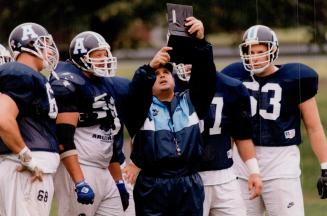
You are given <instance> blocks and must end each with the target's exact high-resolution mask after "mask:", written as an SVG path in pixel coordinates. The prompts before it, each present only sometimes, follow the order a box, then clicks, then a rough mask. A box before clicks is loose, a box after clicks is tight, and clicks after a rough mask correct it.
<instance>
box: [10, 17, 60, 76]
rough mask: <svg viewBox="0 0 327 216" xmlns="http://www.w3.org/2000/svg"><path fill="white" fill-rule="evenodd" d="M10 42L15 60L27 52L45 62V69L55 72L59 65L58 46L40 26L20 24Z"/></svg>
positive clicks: (13, 32)
mask: <svg viewBox="0 0 327 216" xmlns="http://www.w3.org/2000/svg"><path fill="white" fill-rule="evenodd" d="M8 42H9V48H10V51H11V53H12V54H13V57H14V59H17V57H18V56H19V54H21V53H23V52H27V53H30V54H32V55H34V56H36V57H38V58H40V59H42V60H43V69H46V70H49V71H53V70H54V69H55V68H56V66H57V64H58V61H59V52H58V49H57V46H56V44H55V42H54V41H53V38H52V36H51V35H50V34H49V33H48V31H47V30H46V29H45V28H44V27H43V26H41V25H39V24H36V23H23V24H20V25H19V26H17V27H16V28H14V30H12V32H11V33H10V35H9V41H8Z"/></svg>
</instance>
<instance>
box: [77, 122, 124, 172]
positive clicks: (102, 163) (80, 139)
mask: <svg viewBox="0 0 327 216" xmlns="http://www.w3.org/2000/svg"><path fill="white" fill-rule="evenodd" d="M116 119H117V122H115V125H116V129H115V130H114V131H113V130H111V129H109V130H108V131H106V130H102V129H101V128H100V125H94V126H90V127H77V128H76V131H75V135H74V142H75V145H76V149H77V151H78V158H79V162H80V163H81V164H83V165H87V166H93V167H99V168H103V169H106V168H107V167H108V165H109V163H110V160H111V158H112V155H113V145H114V144H113V143H114V136H115V135H116V134H117V133H118V131H119V129H120V123H119V119H118V118H116ZM116 119H115V120H116Z"/></svg>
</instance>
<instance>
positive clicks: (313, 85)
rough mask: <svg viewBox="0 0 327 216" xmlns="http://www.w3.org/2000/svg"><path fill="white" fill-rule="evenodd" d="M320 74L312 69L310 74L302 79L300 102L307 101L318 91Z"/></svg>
mask: <svg viewBox="0 0 327 216" xmlns="http://www.w3.org/2000/svg"><path fill="white" fill-rule="evenodd" d="M318 80H319V79H318V74H317V73H316V72H315V71H313V70H311V71H309V74H308V75H306V76H303V77H302V78H301V81H300V86H299V89H300V102H301V103H302V102H305V101H306V100H308V99H310V98H312V97H314V96H315V95H316V94H317V92H318Z"/></svg>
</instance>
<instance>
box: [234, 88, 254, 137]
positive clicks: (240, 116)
mask: <svg viewBox="0 0 327 216" xmlns="http://www.w3.org/2000/svg"><path fill="white" fill-rule="evenodd" d="M239 87H240V88H238V89H236V91H237V92H236V93H237V94H238V97H237V100H236V103H235V105H234V106H233V109H234V110H233V112H232V113H233V115H232V116H231V117H232V128H233V130H232V131H231V135H232V137H233V138H234V139H236V140H244V139H251V137H252V126H251V105H250V96H249V93H248V91H247V89H246V87H245V86H243V84H241V85H240V86H239Z"/></svg>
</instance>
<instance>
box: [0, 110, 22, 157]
mask: <svg viewBox="0 0 327 216" xmlns="http://www.w3.org/2000/svg"><path fill="white" fill-rule="evenodd" d="M0 119H1V120H0V137H1V139H2V141H3V142H4V143H5V144H6V145H7V147H8V148H9V149H10V150H11V151H12V152H13V153H14V154H18V153H19V152H20V151H21V150H22V149H23V148H24V147H25V146H26V145H25V143H24V140H23V138H22V136H21V134H20V131H19V128H18V125H17V122H16V119H13V118H11V117H10V116H9V117H6V116H1V117H0Z"/></svg>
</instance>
